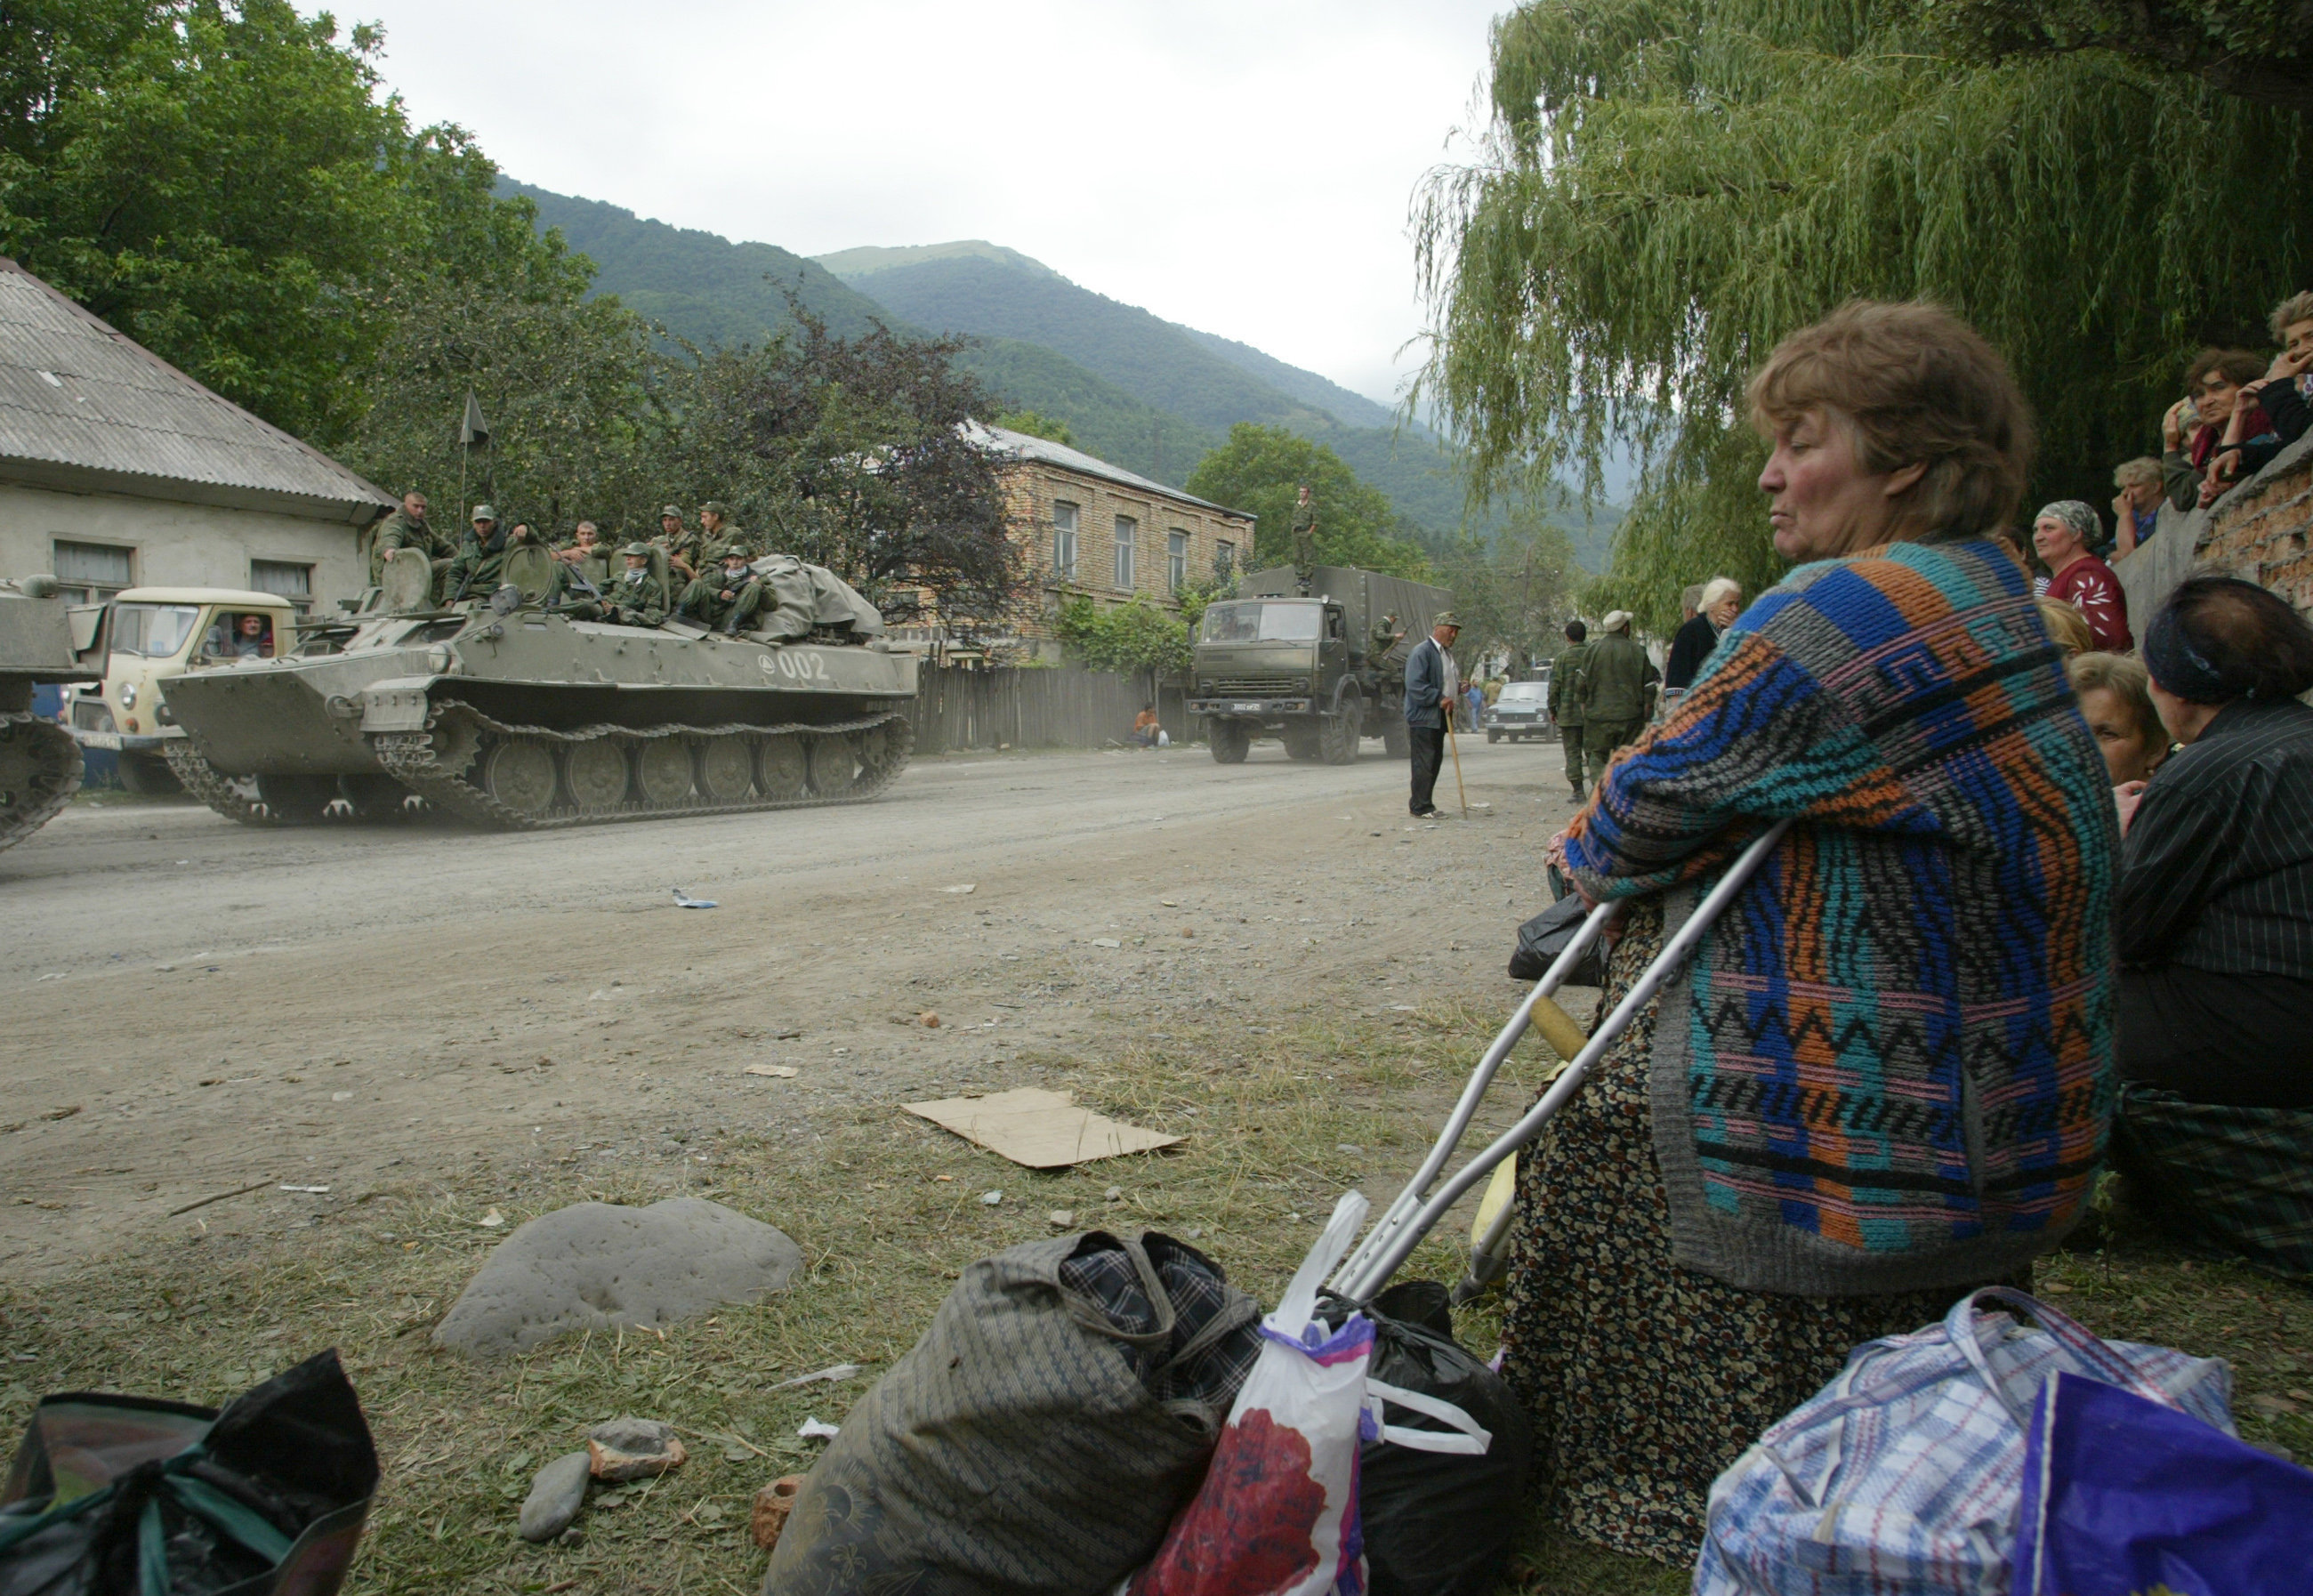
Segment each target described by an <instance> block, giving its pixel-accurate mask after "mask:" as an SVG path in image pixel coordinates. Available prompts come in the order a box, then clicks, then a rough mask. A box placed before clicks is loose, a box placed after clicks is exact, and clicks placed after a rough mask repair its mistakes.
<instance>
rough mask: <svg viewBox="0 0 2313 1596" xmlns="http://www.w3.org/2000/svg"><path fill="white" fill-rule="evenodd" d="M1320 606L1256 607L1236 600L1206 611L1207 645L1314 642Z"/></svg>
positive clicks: (1321, 622) (1320, 618)
mask: <svg viewBox="0 0 2313 1596" xmlns="http://www.w3.org/2000/svg"><path fill="white" fill-rule="evenodd" d="M1323 613H1324V607H1323V606H1322V605H1319V604H1307V603H1297V604H1258V603H1253V602H1249V601H1246V600H1243V599H1240V600H1237V601H1236V602H1235V603H1233V604H1214V605H1212V606H1211V607H1209V609H1207V610H1206V611H1205V632H1204V637H1205V641H1207V642H1209V643H1313V642H1315V641H1316V640H1317V632H1318V629H1319V627H1320V626H1321V625H1322V624H1323Z"/></svg>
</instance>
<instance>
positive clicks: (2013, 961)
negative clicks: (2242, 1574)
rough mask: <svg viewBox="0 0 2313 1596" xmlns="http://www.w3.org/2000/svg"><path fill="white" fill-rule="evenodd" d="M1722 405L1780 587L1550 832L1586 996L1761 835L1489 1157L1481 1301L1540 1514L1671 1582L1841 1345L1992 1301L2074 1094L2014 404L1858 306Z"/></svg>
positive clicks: (2064, 1163) (2099, 812) (2049, 657)
mask: <svg viewBox="0 0 2313 1596" xmlns="http://www.w3.org/2000/svg"><path fill="white" fill-rule="evenodd" d="M1750 401H1751V413H1752V418H1753V420H1754V422H1755V425H1756V426H1758V428H1760V429H1761V430H1762V431H1763V432H1765V433H1767V434H1768V435H1769V436H1770V437H1771V439H1772V454H1770V456H1769V458H1768V462H1767V465H1766V468H1765V470H1764V471H1763V472H1762V474H1761V476H1760V479H1759V485H1760V487H1761V489H1763V491H1764V492H1765V493H1766V494H1767V495H1768V519H1769V522H1770V524H1771V525H1772V531H1773V540H1774V545H1775V549H1776V551H1777V552H1778V553H1779V554H1781V556H1782V557H1783V558H1784V559H1786V560H1791V561H1793V562H1794V563H1795V564H1796V565H1797V567H1798V569H1794V570H1793V571H1791V572H1790V575H1788V576H1787V577H1785V578H1783V580H1782V581H1781V582H1780V583H1778V584H1777V585H1776V586H1773V587H1772V588H1770V589H1769V590H1768V591H1767V592H1766V593H1764V594H1763V595H1760V597H1759V598H1758V599H1757V600H1755V602H1754V603H1753V604H1751V605H1750V607H1749V608H1748V609H1747V610H1746V611H1745V612H1744V613H1742V614H1741V615H1740V616H1738V617H1737V618H1736V620H1735V622H1734V623H1733V624H1732V625H1731V626H1730V627H1729V628H1728V630H1727V633H1726V635H1725V636H1724V637H1722V638H1720V639H1719V645H1718V647H1717V648H1716V649H1715V650H1713V652H1712V654H1711V659H1710V662H1709V663H1708V665H1707V666H1705V667H1704V669H1703V671H1702V675H1699V676H1698V677H1697V678H1696V679H1695V683H1694V685H1693V687H1692V688H1691V689H1690V690H1689V691H1688V692H1687V694H1686V696H1685V698H1684V699H1683V700H1682V701H1680V703H1679V705H1678V707H1677V708H1676V709H1675V710H1673V711H1672V712H1671V714H1670V715H1669V716H1668V717H1667V719H1665V720H1664V721H1663V722H1662V723H1661V724H1660V725H1659V726H1657V727H1651V728H1649V729H1648V730H1647V731H1645V732H1643V733H1641V734H1640V736H1639V738H1638V740H1637V741H1636V743H1635V744H1634V745H1632V746H1631V747H1629V748H1627V749H1625V750H1623V753H1622V754H1621V755H1620V757H1618V758H1617V759H1616V760H1615V761H1614V763H1613V764H1612V765H1611V766H1609V767H1608V769H1607V770H1606V772H1605V779H1604V780H1602V781H1601V782H1600V783H1599V786H1598V788H1597V790H1596V792H1595V793H1593V794H1592V796H1591V798H1590V801H1589V803H1588V805H1587V807H1584V808H1583V810H1582V811H1581V812H1580V813H1579V815H1578V816H1576V817H1575V819H1574V821H1573V823H1572V824H1571V825H1570V827H1569V828H1568V830H1567V831H1566V832H1565V833H1562V834H1561V838H1560V839H1558V840H1557V841H1555V842H1553V844H1552V849H1551V851H1550V858H1551V860H1552V862H1553V863H1561V862H1562V866H1563V869H1564V871H1565V873H1566V874H1567V875H1568V876H1570V878H1571V879H1572V880H1573V882H1574V884H1575V886H1576V887H1577V889H1578V890H1579V892H1581V894H1582V895H1584V896H1585V897H1586V898H1589V899H1593V900H1604V899H1610V898H1611V899H1616V900H1621V901H1623V902H1624V904H1625V905H1626V907H1625V910H1624V913H1623V921H1622V924H1623V935H1622V938H1621V939H1620V941H1619V942H1618V943H1617V944H1616V945H1615V947H1614V951H1613V953H1612V955H1611V956H1610V957H1609V961H1608V969H1607V976H1608V982H1607V989H1606V992H1605V997H1604V1000H1603V1001H1604V1004H1605V1006H1606V1007H1602V1009H1601V1010H1600V1012H1602V1013H1604V1012H1606V1011H1607V1010H1608V1008H1610V1007H1611V1006H1612V1005H1614V1004H1615V1003H1618V1002H1620V1001H1622V999H1623V997H1624V996H1625V995H1626V994H1627V993H1628V992H1630V991H1631V987H1632V984H1633V983H1634V982H1635V981H1636V980H1637V979H1638V977H1639V975H1640V974H1641V973H1642V972H1643V970H1644V969H1645V967H1646V966H1647V965H1648V964H1649V962H1651V960H1652V959H1653V957H1655V956H1656V955H1657V954H1658V952H1659V951H1660V949H1661V948H1662V947H1663V945H1664V938H1665V934H1666V931H1665V928H1666V927H1667V925H1671V924H1675V923H1676V922H1677V921H1679V920H1680V919H1681V918H1682V917H1684V915H1685V914H1687V913H1690V912H1691V911H1692V909H1693V904H1695V902H1696V901H1697V896H1698V895H1699V894H1700V893H1702V892H1703V891H1704V890H1707V889H1708V888H1709V887H1710V886H1711V884H1712V883H1713V882H1714V881H1715V880H1716V878H1717V877H1719V875H1720V874H1721V873H1722V872H1723V871H1724V869H1725V868H1726V866H1727V865H1728V863H1729V862H1730V861H1731V860H1733V859H1734V858H1735V856H1736V855H1737V853H1738V852H1739V851H1741V850H1742V848H1743V847H1744V846H1745V844H1746V843H1747V842H1750V841H1751V840H1752V839H1753V838H1754V837H1755V836H1756V835H1757V834H1758V833H1760V831H1761V830H1762V829H1763V827H1765V826H1767V825H1769V824H1772V823H1773V822H1775V821H1778V820H1782V819H1787V818H1788V819H1791V820H1793V821H1794V822H1795V824H1793V826H1792V828H1791V830H1790V832H1789V833H1786V834H1785V836H1784V837H1783V838H1782V840H1781V842H1780V843H1778V845H1777V847H1776V850H1775V852H1774V853H1773V855H1772V857H1771V858H1770V859H1769V860H1767V862H1766V863H1765V865H1764V866H1763V868H1762V869H1760V871H1759V873H1758V874H1757V875H1755V877H1752V878H1751V879H1750V880H1749V881H1748V882H1747V883H1746V885H1745V886H1744V887H1743V888H1742V889H1741V890H1740V892H1738V893H1737V895H1736V896H1735V898H1734V900H1733V902H1732V903H1731V904H1729V905H1728V909H1727V911H1726V913H1723V914H1722V915H1720V916H1719V918H1718V919H1717V920H1716V921H1714V922H1713V923H1712V925H1711V928H1710V929H1709V930H1707V931H1705V932H1704V933H1703V934H1702V939H1701V941H1700V943H1699V945H1698V947H1697V948H1696V951H1695V954H1694V957H1693V962H1692V964H1690V965H1689V966H1686V968H1685V969H1684V971H1683V972H1682V973H1681V974H1678V975H1676V976H1675V977H1674V978H1673V979H1672V981H1671V982H1670V983H1669V984H1668V985H1667V986H1666V987H1665V988H1664V990H1663V992H1661V993H1660V994H1659V995H1658V997H1657V998H1656V999H1655V1000H1654V1001H1653V1002H1651V1003H1650V1004H1649V1005H1648V1006H1647V1007H1646V1008H1645V1009H1643V1010H1641V1011H1640V1015H1639V1018H1638V1019H1637V1020H1636V1022H1635V1023H1634V1024H1633V1025H1632V1026H1631V1028H1630V1029H1629V1030H1627V1031H1625V1032H1624V1033H1623V1035H1622V1036H1621V1037H1620V1038H1619V1039H1618V1040H1617V1041H1616V1042H1615V1043H1614V1045H1613V1046H1612V1047H1611V1048H1609V1049H1608V1050H1607V1051H1606V1053H1605V1056H1604V1057H1603V1058H1602V1059H1601V1060H1600V1062H1599V1063H1598V1065H1597V1067H1596V1070H1595V1071H1593V1072H1592V1074H1591V1075H1590V1076H1589V1078H1588V1079H1587V1080H1585V1082H1584V1083H1583V1087H1582V1089H1581V1090H1580V1091H1579V1093H1577V1094H1576V1095H1575V1096H1574V1098H1572V1099H1571V1101H1570V1103H1569V1104H1568V1105H1567V1107H1565V1109H1564V1110H1563V1111H1562V1112H1561V1113H1560V1114H1559V1115H1557V1117H1556V1118H1554V1119H1553V1120H1552V1122H1551V1123H1550V1124H1548V1125H1547V1126H1546V1127H1545V1128H1544V1129H1543V1133H1542V1134H1541V1136H1540V1137H1539V1138H1538V1139H1537V1140H1536V1142H1535V1143H1534V1144H1533V1145H1532V1146H1531V1147H1530V1148H1529V1149H1528V1150H1527V1152H1526V1156H1525V1157H1524V1158H1523V1159H1522V1160H1520V1165H1519V1177H1518V1206H1517V1214H1516V1218H1515V1220H1514V1221H1513V1228H1512V1235H1511V1253H1510V1258H1509V1265H1508V1279H1507V1287H1508V1301H1507V1303H1506V1305H1505V1309H1504V1318H1503V1341H1504V1347H1505V1351H1504V1361H1503V1364H1502V1372H1503V1375H1504V1377H1505V1378H1506V1379H1507V1380H1508V1381H1509V1383H1510V1385H1511V1387H1512V1388H1513V1389H1515V1390H1516V1391H1517V1393H1518V1394H1519V1396H1520V1397H1521V1398H1523V1399H1524V1400H1525V1402H1526V1406H1527V1407H1528V1408H1529V1410H1530V1411H1531V1413H1532V1414H1533V1415H1534V1418H1535V1426H1536V1447H1537V1452H1538V1455H1539V1456H1540V1457H1543V1458H1545V1459H1548V1462H1547V1465H1546V1468H1547V1473H1548V1476H1549V1479H1550V1486H1549V1491H1550V1498H1549V1502H1548V1504H1547V1508H1548V1511H1549V1512H1550V1513H1551V1514H1552V1517H1553V1518H1554V1519H1555V1520H1556V1521H1557V1523H1558V1525H1559V1527H1560V1528H1561V1530H1564V1531H1566V1532H1568V1533H1570V1534H1572V1535H1573V1536H1575V1537H1577V1538H1578V1539H1583V1540H1587V1541H1592V1542H1595V1543H1597V1544H1599V1545H1603V1546H1605V1547H1609V1548H1613V1549H1614V1550H1617V1551H1622V1552H1627V1553H1632V1554H1636V1555H1639V1556H1650V1557H1656V1558H1659V1559H1661V1560H1663V1561H1665V1562H1668V1563H1673V1564H1691V1563H1692V1561H1693V1557H1694V1555H1695V1550H1696V1548H1697V1547H1698V1545H1699V1544H1700V1542H1701V1540H1702V1530H1703V1523H1704V1505H1705V1499H1706V1495H1707V1493H1708V1491H1709V1489H1710V1486H1711V1481H1712V1479H1713V1478H1714V1477H1717V1476H1718V1475H1719V1473H1720V1472H1721V1471H1722V1470H1723V1469H1725V1468H1727V1467H1728V1465H1730V1464H1731V1463H1733V1462H1734V1461H1735V1459H1737V1457H1738V1456H1740V1455H1741V1454H1742V1452H1743V1451H1745V1450H1746V1449H1747V1448H1748V1447H1749V1446H1750V1445H1751V1444H1752V1443H1753V1442H1755V1441H1756V1440H1757V1439H1758V1437H1759V1435H1760V1433H1761V1432H1763V1430H1765V1429H1766V1427H1767V1426H1768V1425H1770V1424H1772V1423H1774V1422H1775V1421H1776V1420H1777V1419H1779V1418H1781V1416H1782V1415H1784V1414H1786V1413H1787V1412H1789V1411H1790V1409H1791V1408H1792V1407H1793V1406H1796V1405H1797V1404H1798V1403H1799V1402H1800V1401H1802V1400H1804V1399H1805V1398H1808V1397H1811V1396H1813V1395H1814V1394H1815V1393H1816V1391H1817V1390H1819V1389H1821V1388H1822V1387H1823V1386H1824V1385H1825V1383H1826V1382H1827V1381H1829V1380H1831V1379H1832V1378H1833V1377H1834V1376H1835V1375H1836V1374H1837V1373H1838V1372H1839V1371H1840V1369H1841V1367H1842V1364H1843V1363H1844V1362H1845V1361H1846V1358H1847V1355H1848V1354H1849V1352H1850V1351H1851V1350H1852V1349H1853V1348H1854V1347H1855V1346H1856V1345H1859V1344H1860V1343H1862V1342H1865V1341H1869V1340H1871V1339H1873V1338H1874V1337H1877V1336H1886V1335H1893V1334H1897V1333H1902V1332H1908V1331H1912V1330H1916V1329H1918V1328H1919V1327H1922V1325H1926V1324H1930V1323H1932V1322H1933V1321H1935V1320H1937V1319H1938V1318H1941V1317H1942V1316H1943V1314H1944V1313H1945V1311H1946V1310H1947V1309H1948V1308H1949V1307H1950V1306H1951V1304H1952V1302H1953V1301H1954V1300H1955V1299H1956V1298H1957V1297H1958V1296H1959V1295H1960V1294H1961V1293H1962V1292H1966V1291H1969V1290H1971V1289H1973V1288H1974V1287H1977V1286H1981V1285H1987V1284H1992V1283H2026V1282H2028V1280H2029V1277H2030V1274H2031V1265H2032V1260H2033V1258H2034V1257H2036V1255H2038V1254H2039V1253H2041V1252H2043V1251H2045V1250H2046V1249H2047V1248H2050V1247H2053V1246H2054V1245H2055V1244H2056V1243H2057V1242H2059V1241H2060V1240H2062V1238H2063V1237H2064V1235H2065V1234H2066V1232H2067V1231H2069V1230H2071V1228H2072V1226H2073V1224H2074V1223H2075V1221H2077V1220H2078V1218H2079V1217H2080V1213H2081V1212H2082V1210H2083V1208H2084V1207H2085V1205H2086V1201H2087V1197H2088V1194H2089V1180H2090V1177H2091V1176H2092V1174H2093V1172H2094V1160H2093V1157H2090V1158H2088V1159H2083V1158H2082V1157H2081V1156H2080V1155H2081V1151H2082V1150H2084V1149H2093V1148H2096V1147H2098V1146H2099V1145H2101V1142H2102V1139H2103V1135H2104V1132H2105V1128H2106V1125H2105V1112H2106V1109H2105V1106H2106V1104H2108V1103H2109V1101H2110V1099H2111V1095H2112V1094H2111V1090H2110V1080H2111V1069H2112V1057H2111V1032H2112V1020H2111V983H2112V956H2111V893H2112V877H2113V861H2114V853H2115V849H2116V847H2117V842H2118V835H2117V824H2116V820H2117V816H2116V814H2115V802H2114V799H2113V797H2112V788H2111V785H2110V781H2109V779H2108V777H2107V775H2106V766H2105V761H2104V758H2103V755H2102V754H2100V753H2099V752H2098V747H2097V743H2096V740H2095V738H2094V737H2093V736H2090V735H2089V728H2088V726H2087V724H2086V723H2085V722H2084V721H2083V720H2082V719H2081V717H2080V711H2079V710H2078V709H2077V708H2076V707H2075V705H2074V701H2073V696H2072V692H2071V684H2070V683H2068V682H2067V681H2066V679H2065V675H2064V672H2063V668H2062V665H2061V663H2060V662H2059V659H2058V657H2057V653H2056V649H2055V648H2054V645H2053V644H2052V643H2051V642H2050V641H2049V639H2048V634H2047V632H2046V630H2045V629H2044V628H2043V626H2042V625H2041V623H2040V618H2039V613H2038V611H2037V610H2036V608H2035V607H2034V604H2033V602H2032V591H2031V586H2030V582H2029V579H2028V578H2027V576H2026V574H2025V571H2024V569H2023V568H2022V566H2021V565H2020V564H2019V563H2018V561H2017V559H2016V557H2015V555H2014V553H2013V552H2012V551H2011V550H2010V546H2009V545H2008V544H2007V543H2006V542H2004V541H2003V540H2001V538H2000V537H1999V536H1998V530H1999V528H2001V526H2003V525H2007V524H2008V521H2009V518H2010V516H2013V515H2014V513H2015V510H2016V503H2017V499H2018V496H2019V494H2020V493H2021V491H2022V489H2023V484H2024V481H2025V475H2026V472H2027V467H2028V464H2029V461H2030V454H2031V442H2030V439H2031V428H2030V419H2029V417H2028V414H2027V410H2026V408H2025V403H2024V400H2023V397H2022V395H2021V394H2019V393H2018V392H2017V389H2016V385H2015V384H2014V382H2013V381H2012V380H2011V379H2010V376H2009V375H2008V371H2007V368H2006V366H2004V365H2003V364H2002V362H2001V358H2000V357H1999V356H1998V355H1997V354H1996V353H1994V352H1993V350H1992V348H1991V347H1990V346H1989V345H1988V344H1986V343H1985V342H1984V340H1983V339H1982V338H1980V337H1978V336H1977V335H1976V334H1975V333H1974V331H1971V330H1970V329H1969V328H1967V327H1966V325H1964V324H1963V323H1961V322H1959V321H1958V320H1957V319H1956V318H1955V317H1953V316H1952V315H1951V314H1950V313H1948V312H1946V311H1944V310H1942V309H1939V308H1938V307H1936V306H1934V305H1929V304H1850V305H1848V306H1847V307H1845V308H1844V309H1842V310H1841V311H1839V312H1837V313H1834V314H1833V315H1832V316H1830V317H1829V318H1827V319H1826V320H1825V321H1824V322H1819V323H1817V324H1816V325H1815V326H1813V327H1809V328H1807V329H1805V330H1804V331H1799V332H1796V333H1794V334H1792V335H1791V336H1790V338H1787V339H1784V340H1783V342H1782V343H1781V345H1779V346H1778V347H1777V348H1776V349H1775V351H1774V353H1773V354H1772V356H1770V357H1769V358H1768V360H1767V362H1766V364H1765V366H1763V368H1762V369H1761V370H1760V371H1759V373H1758V374H1757V375H1755V377H1754V378H1753V379H1752V382H1751V387H1750ZM1985 682H1997V683H2000V686H1999V689H1998V691H1996V692H1984V691H1982V690H1981V688H1980V686H1979V685H1978V684H1979V683H1985ZM1986 1014H2008V1015H2014V1016H2018V1018H2017V1019H2016V1020H2015V1021H2013V1022H2012V1023H2001V1022H1996V1021H1995V1022H1986V1021H1984V1020H1983V1019H1981V1018H1977V1017H1981V1016H1983V1015H1986ZM2024 1016H2030V1017H2031V1018H2030V1019H2029V1020H2028V1021H2027V1020H2026V1019H2025V1018H2022V1017H2024ZM1963 1083H1965V1085H1963ZM1995 1104H1996V1105H1998V1108H1997V1111H1995V1112H1986V1111H1985V1110H1984V1106H1985V1105H1995Z"/></svg>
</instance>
